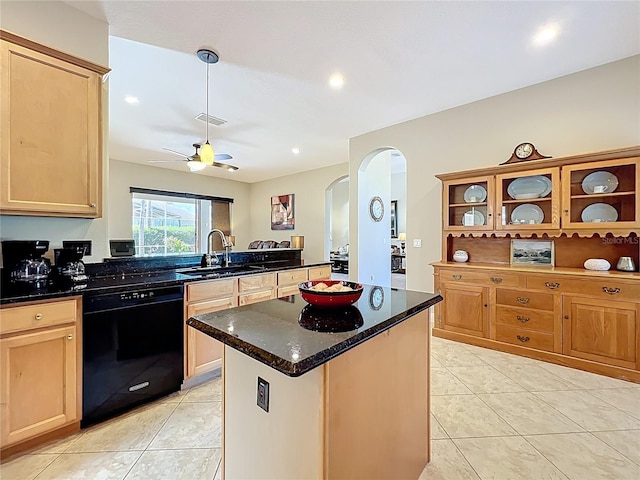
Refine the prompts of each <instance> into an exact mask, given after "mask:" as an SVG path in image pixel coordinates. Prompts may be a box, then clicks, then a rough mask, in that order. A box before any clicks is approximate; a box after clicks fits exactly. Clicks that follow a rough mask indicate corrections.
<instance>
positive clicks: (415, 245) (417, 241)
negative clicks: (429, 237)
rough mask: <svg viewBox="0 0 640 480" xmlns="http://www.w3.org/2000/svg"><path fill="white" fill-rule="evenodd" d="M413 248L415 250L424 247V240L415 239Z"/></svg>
mask: <svg viewBox="0 0 640 480" xmlns="http://www.w3.org/2000/svg"><path fill="white" fill-rule="evenodd" d="M413 246H414V247H415V248H420V247H422V240H421V239H420V238H414V239H413Z"/></svg>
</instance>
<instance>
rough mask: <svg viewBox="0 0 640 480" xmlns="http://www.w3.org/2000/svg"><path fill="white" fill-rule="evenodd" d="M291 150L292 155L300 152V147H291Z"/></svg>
mask: <svg viewBox="0 0 640 480" xmlns="http://www.w3.org/2000/svg"><path fill="white" fill-rule="evenodd" d="M291 151H292V152H293V154H294V155H298V154H299V153H300V149H299V148H298V147H293V148H292V149H291Z"/></svg>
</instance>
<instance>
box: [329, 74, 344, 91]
mask: <svg viewBox="0 0 640 480" xmlns="http://www.w3.org/2000/svg"><path fill="white" fill-rule="evenodd" d="M329 85H331V88H333V89H335V90H339V89H341V88H342V87H343V86H344V77H343V76H342V74H340V73H334V74H333V75H331V76H330V77H329Z"/></svg>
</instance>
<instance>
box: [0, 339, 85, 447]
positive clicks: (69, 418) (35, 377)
mask: <svg viewBox="0 0 640 480" xmlns="http://www.w3.org/2000/svg"><path fill="white" fill-rule="evenodd" d="M76 342H77V340H76V327H75V326H67V327H61V328H51V329H47V330H42V331H37V332H31V333H26V334H24V335H17V336H14V337H9V338H3V339H2V340H0V355H1V359H2V369H1V372H2V373H1V380H0V388H1V390H0V399H1V400H0V411H1V420H2V436H1V442H0V443H1V444H2V447H5V446H7V445H12V444H14V443H17V442H20V441H23V440H27V439H30V438H32V437H35V436H37V435H40V434H43V433H46V432H49V431H51V430H54V429H56V428H58V427H61V426H63V425H66V424H68V423H70V422H73V421H75V420H79V418H78V409H77V406H78V404H77V395H76V393H77V392H76V383H77V375H76V374H77V371H76V345H77V344H76Z"/></svg>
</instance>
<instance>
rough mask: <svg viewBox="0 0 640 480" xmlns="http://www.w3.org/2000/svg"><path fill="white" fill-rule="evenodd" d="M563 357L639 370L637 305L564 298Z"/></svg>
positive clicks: (639, 308)
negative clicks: (568, 356) (569, 356)
mask: <svg viewBox="0 0 640 480" xmlns="http://www.w3.org/2000/svg"><path fill="white" fill-rule="evenodd" d="M563 318H564V328H563V336H564V342H563V353H564V354H565V355H571V356H574V357H579V358H584V359H587V360H593V361H596V362H602V363H608V364H610V365H617V366H620V367H627V368H633V369H638V368H639V367H640V362H639V361H638V350H639V349H640V332H639V331H638V327H639V325H638V320H639V318H640V305H638V304H636V303H627V302H616V301H607V300H600V299H591V298H581V297H571V296H565V297H564V298H563Z"/></svg>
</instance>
